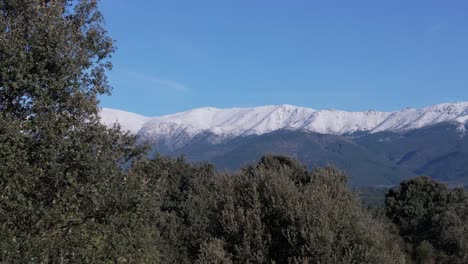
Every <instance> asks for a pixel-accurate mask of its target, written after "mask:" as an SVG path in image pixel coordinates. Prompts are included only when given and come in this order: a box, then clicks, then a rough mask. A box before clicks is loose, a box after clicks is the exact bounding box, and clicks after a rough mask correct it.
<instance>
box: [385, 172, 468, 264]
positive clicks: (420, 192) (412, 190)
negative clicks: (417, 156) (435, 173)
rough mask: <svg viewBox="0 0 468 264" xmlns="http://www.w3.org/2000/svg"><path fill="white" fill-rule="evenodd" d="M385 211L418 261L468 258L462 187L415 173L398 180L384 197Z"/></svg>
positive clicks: (467, 200)
mask: <svg viewBox="0 0 468 264" xmlns="http://www.w3.org/2000/svg"><path fill="white" fill-rule="evenodd" d="M385 204H386V207H385V209H386V214H387V216H388V217H389V219H391V221H392V222H393V223H395V224H396V225H397V226H398V228H399V232H400V235H401V236H402V237H403V238H404V239H405V241H406V242H407V243H408V244H409V253H410V254H412V255H413V257H414V258H416V259H419V260H420V262H421V263H424V261H428V260H436V262H437V263H466V262H467V261H468V232H467V230H468V194H467V193H466V191H464V190H463V189H453V190H450V189H449V188H448V187H447V185H445V184H442V183H439V182H437V181H434V180H432V179H430V178H429V177H417V178H413V179H410V180H406V181H403V182H401V183H400V185H399V186H398V187H397V188H394V189H391V190H390V191H389V192H388V193H387V194H386V198H385Z"/></svg>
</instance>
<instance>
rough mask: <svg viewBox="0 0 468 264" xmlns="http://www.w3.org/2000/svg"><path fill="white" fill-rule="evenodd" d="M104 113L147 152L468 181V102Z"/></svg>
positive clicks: (392, 179) (383, 179) (374, 180)
mask: <svg viewBox="0 0 468 264" xmlns="http://www.w3.org/2000/svg"><path fill="white" fill-rule="evenodd" d="M101 117H102V122H103V123H104V124H106V125H108V126H112V125H113V124H115V123H119V124H120V125H121V127H122V128H123V129H124V130H128V131H130V132H131V133H134V134H136V135H138V138H139V139H140V140H142V141H147V142H149V143H151V144H152V147H153V148H152V152H150V153H148V154H149V155H150V156H151V155H153V153H155V152H158V153H161V154H164V155H171V156H178V155H181V154H183V155H184V156H185V157H186V158H187V159H188V160H190V161H195V162H197V161H209V162H211V163H213V164H214V165H215V166H216V167H217V168H220V169H238V168H240V167H242V166H243V165H245V164H252V163H253V162H255V161H256V160H258V159H259V158H260V157H261V156H262V155H264V154H267V153H274V154H281V155H283V154H284V155H290V156H293V157H296V158H298V159H299V160H301V161H302V162H304V163H305V164H307V165H308V166H317V165H319V166H324V165H328V164H333V165H334V166H337V167H338V168H340V169H343V170H345V171H347V172H348V173H349V174H350V175H351V181H352V183H353V184H364V185H375V184H377V185H378V184H384V185H385V184H394V183H396V182H399V181H400V180H401V179H403V178H405V177H410V176H414V175H420V174H425V175H431V176H433V177H435V178H437V179H440V180H443V181H446V182H449V183H464V184H465V183H466V184H468V165H466V160H467V159H468V137H467V136H465V135H466V131H465V130H466V129H467V128H468V103H448V104H439V105H434V106H430V107H426V108H422V109H412V108H407V109H404V110H401V111H395V112H377V111H372V110H370V111H365V112H346V111H339V110H314V109H311V108H304V107H296V106H291V105H279V106H261V107H253V108H232V109H217V108H212V107H206V108H199V109H194V110H190V111H186V112H182V113H177V114H173V115H166V116H159V117H145V116H141V115H137V114H134V113H129V112H125V111H120V110H114V109H107V108H104V109H102V111H101ZM356 132H363V133H356Z"/></svg>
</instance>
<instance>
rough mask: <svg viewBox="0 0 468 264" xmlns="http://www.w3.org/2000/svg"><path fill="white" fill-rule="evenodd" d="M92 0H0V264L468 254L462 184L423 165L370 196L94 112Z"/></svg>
mask: <svg viewBox="0 0 468 264" xmlns="http://www.w3.org/2000/svg"><path fill="white" fill-rule="evenodd" d="M97 7H98V5H97V1H94V0H81V1H70V0H0V189H1V194H0V262H1V263H468V193H467V192H466V191H465V190H464V189H463V188H449V187H448V186H447V185H445V184H443V183H440V182H437V181H434V180H432V179H431V178H429V177H425V176H421V177H416V178H412V179H408V180H405V181H403V182H401V183H400V184H399V185H398V186H395V187H394V188H391V189H389V190H388V191H387V192H386V194H385V202H384V205H382V206H377V207H372V208H370V207H368V206H366V205H364V204H363V203H362V201H361V199H360V198H359V197H358V195H357V194H356V193H355V192H353V190H352V188H350V187H349V184H348V177H347V176H346V173H345V172H342V171H339V170H337V169H335V168H333V167H322V168H314V169H312V170H309V169H307V168H306V167H305V166H304V165H302V164H301V163H299V162H297V161H295V160H294V159H291V158H288V157H284V156H273V155H265V156H264V157H263V158H262V159H261V160H259V161H258V163H256V164H251V165H248V166H245V167H243V168H242V169H241V170H239V171H237V172H229V173H228V172H218V171H217V170H216V168H215V167H214V166H212V165H210V164H208V163H197V164H192V163H189V162H186V161H185V160H184V158H183V157H180V158H169V157H164V156H158V155H156V156H154V157H151V158H148V157H147V155H146V152H147V150H148V147H147V146H145V145H139V144H136V138H135V136H132V135H130V134H129V133H128V132H125V131H122V130H121V129H120V128H119V127H118V126H117V125H116V126H114V127H112V128H108V127H106V126H104V125H102V124H101V123H100V120H99V115H98V113H99V102H98V99H97V97H98V96H99V95H101V94H110V92H111V87H110V85H109V82H108V80H107V77H106V72H107V71H108V70H110V69H111V68H112V64H111V61H110V59H111V55H112V54H113V52H114V51H115V46H114V41H113V40H112V39H111V38H110V37H109V36H108V35H107V32H106V30H105V28H104V27H103V22H104V21H103V18H102V15H101V13H100V12H99V10H98V8H97Z"/></svg>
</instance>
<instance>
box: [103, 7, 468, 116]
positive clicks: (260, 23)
mask: <svg viewBox="0 0 468 264" xmlns="http://www.w3.org/2000/svg"><path fill="white" fill-rule="evenodd" d="M100 9H101V11H102V13H103V15H104V17H105V19H106V29H107V30H108V31H109V35H110V36H111V37H112V38H113V39H115V42H116V46H117V51H116V53H115V54H114V55H113V58H112V62H113V64H114V69H113V70H112V71H111V72H109V73H108V76H109V80H110V83H111V85H112V86H113V88H114V90H113V92H112V95H111V96H101V97H100V100H101V106H102V107H110V108H117V109H122V110H126V111H131V112H135V113H139V114H143V115H147V116H156V115H163V114H170V113H176V112H181V111H185V110H189V109H193V108H198V107H206V106H211V107H219V108H231V107H252V106H260V105H277V104H291V105H297V106H303V107H310V108H314V109H331V108H333V109H340V110H347V111H365V110H369V109H375V110H378V111H393V110H398V109H402V108H406V107H415V108H420V107H424V106H429V105H433V104H437V103H443V102H458V101H468V15H467V14H468V1H466V0H450V1H443V0H437V1H436V0H424V1H420V0H413V1H407V0H394V1H383V0H382V1H375V0H368V1H363V0H353V1H345V0H342V1H335V0H327V1H310V0H303V1H301V0H293V1H284V0H282V1H279V0H235V1H234V0H232V1H231V0H222V1H220V0H212V1H207V0H197V1H192V0H186V1H181V0H170V1H158V0H132V1H130V0H101V3H100Z"/></svg>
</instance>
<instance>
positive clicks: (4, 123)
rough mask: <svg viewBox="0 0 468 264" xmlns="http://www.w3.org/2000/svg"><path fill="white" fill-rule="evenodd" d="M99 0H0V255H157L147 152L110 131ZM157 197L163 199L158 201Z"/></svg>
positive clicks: (59, 259) (44, 258) (90, 259)
mask: <svg viewBox="0 0 468 264" xmlns="http://www.w3.org/2000/svg"><path fill="white" fill-rule="evenodd" d="M101 25H102V17H101V15H100V13H99V11H98V10H97V3H96V1H93V0H90V1H85V0H83V1H66V0H55V1H47V0H45V1H44V0H0V189H1V190H2V194H1V195H0V262H2V263H70V262H73V263H103V262H127V263H128V262H130V263H141V262H154V261H156V260H157V258H158V254H159V253H158V251H157V249H156V246H155V242H156V239H155V237H157V230H155V229H152V228H148V227H150V223H149V220H150V219H151V218H150V217H149V215H148V207H149V205H151V203H149V200H148V199H146V195H145V193H144V192H143V190H144V187H145V186H144V181H143V179H142V178H141V177H139V176H138V175H134V176H130V175H128V174H127V172H125V171H123V170H122V165H123V164H128V163H129V162H131V160H133V159H134V158H135V157H138V156H139V155H140V154H141V153H142V149H140V148H136V147H135V146H134V145H135V138H134V137H130V136H128V135H124V134H122V133H121V132H120V131H119V129H118V128H114V129H107V128H106V127H104V126H103V125H101V124H100V123H99V118H98V116H97V110H98V106H97V99H96V96H97V95H98V94H102V93H106V92H109V85H108V83H107V80H106V77H105V74H104V71H105V70H106V69H109V68H110V66H111V65H110V64H109V63H108V62H107V60H108V58H109V57H110V55H111V53H112V51H113V46H112V40H111V39H110V38H109V37H107V36H106V32H105V30H104V29H103V28H102V26H101ZM151 202H152V203H154V202H157V201H151Z"/></svg>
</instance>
